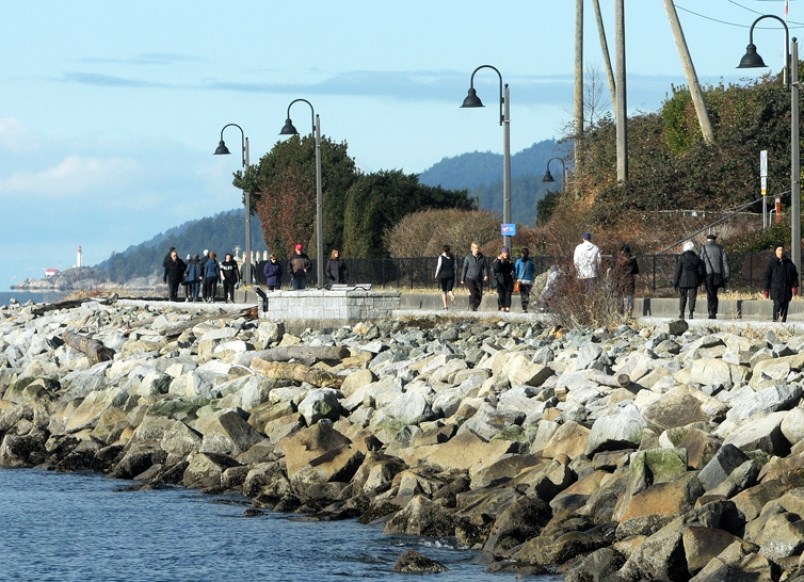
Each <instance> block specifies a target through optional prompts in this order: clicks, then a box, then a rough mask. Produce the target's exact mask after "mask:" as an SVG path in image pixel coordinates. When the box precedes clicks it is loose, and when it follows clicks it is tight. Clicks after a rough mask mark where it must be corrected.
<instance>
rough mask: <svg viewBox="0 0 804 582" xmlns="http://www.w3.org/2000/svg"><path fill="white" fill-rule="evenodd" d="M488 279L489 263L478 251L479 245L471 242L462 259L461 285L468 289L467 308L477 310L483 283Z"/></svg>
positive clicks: (481, 297)
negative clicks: (469, 250)
mask: <svg viewBox="0 0 804 582" xmlns="http://www.w3.org/2000/svg"><path fill="white" fill-rule="evenodd" d="M488 280H489V265H488V262H487V261H486V257H485V256H483V253H481V252H480V245H478V244H477V243H476V242H473V243H472V246H471V252H470V253H469V254H468V255H466V258H465V259H464V260H463V270H462V271H461V285H464V284H465V285H466V288H467V289H468V290H469V309H471V310H472V311H477V308H478V307H480V302H481V300H482V299H483V285H484V284H485V283H486V281H488Z"/></svg>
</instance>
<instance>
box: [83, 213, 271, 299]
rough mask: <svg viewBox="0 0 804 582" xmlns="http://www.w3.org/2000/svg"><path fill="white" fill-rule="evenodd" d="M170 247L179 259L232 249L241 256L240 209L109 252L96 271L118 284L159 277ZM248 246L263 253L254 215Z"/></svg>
mask: <svg viewBox="0 0 804 582" xmlns="http://www.w3.org/2000/svg"><path fill="white" fill-rule="evenodd" d="M172 246H174V247H176V249H177V250H178V251H179V256H181V258H182V259H184V258H185V257H186V256H187V255H188V254H193V255H194V254H196V253H197V254H201V253H202V252H203V251H204V249H209V250H211V251H215V252H216V253H217V254H218V255H219V256H223V254H224V253H227V252H235V247H239V248H240V252H241V253H242V252H243V249H244V248H245V217H244V213H243V209H242V208H238V209H235V210H228V211H225V212H220V213H218V214H215V215H214V216H209V217H206V218H201V219H199V220H191V221H189V222H185V223H183V224H180V225H179V226H176V227H174V228H171V229H169V230H166V231H165V232H162V233H159V234H157V235H156V236H154V237H153V238H151V239H149V240H147V241H145V242H142V243H140V244H138V245H132V246H130V247H128V248H127V249H126V250H124V251H122V252H119V253H113V254H112V256H111V257H109V258H108V259H107V260H105V261H103V262H102V263H99V264H98V265H97V268H98V269H99V270H100V271H102V272H105V273H108V277H109V279H110V280H111V281H115V282H119V283H121V282H124V281H127V280H130V279H132V278H134V277H147V276H150V275H154V274H159V273H161V270H162V259H163V258H164V256H165V254H166V253H167V250H168V248H170V247H172ZM251 247H252V250H254V251H255V252H257V251H259V252H262V251H264V250H266V246H265V241H264V240H263V236H262V231H261V229H260V221H259V218H257V217H256V216H253V217H252V219H251Z"/></svg>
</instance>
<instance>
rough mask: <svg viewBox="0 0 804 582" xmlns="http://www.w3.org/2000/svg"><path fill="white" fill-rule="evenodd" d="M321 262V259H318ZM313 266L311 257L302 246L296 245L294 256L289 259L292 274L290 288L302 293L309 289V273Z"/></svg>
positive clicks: (289, 268) (289, 270)
mask: <svg viewBox="0 0 804 582" xmlns="http://www.w3.org/2000/svg"><path fill="white" fill-rule="evenodd" d="M318 260H319V261H320V260H321V257H319V258H318ZM312 266H313V264H312V262H311V261H310V257H308V256H307V254H306V253H305V252H304V250H303V247H302V244H301V243H296V247H295V248H294V251H293V254H291V255H290V259H288V273H290V288H291V289H293V290H294V291H301V290H302V289H306V288H307V271H309V270H310V268H311V267H312Z"/></svg>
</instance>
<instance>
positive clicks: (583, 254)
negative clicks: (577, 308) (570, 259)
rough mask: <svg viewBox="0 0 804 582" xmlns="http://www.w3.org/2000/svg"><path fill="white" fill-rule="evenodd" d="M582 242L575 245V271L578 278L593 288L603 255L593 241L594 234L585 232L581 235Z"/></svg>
mask: <svg viewBox="0 0 804 582" xmlns="http://www.w3.org/2000/svg"><path fill="white" fill-rule="evenodd" d="M581 239H583V240H582V241H581V244H579V245H578V246H577V247H575V257H574V259H575V261H574V262H575V272H576V273H577V275H578V279H581V280H582V281H586V282H587V284H588V285H589V288H590V289H591V288H592V287H594V285H595V281H596V280H597V276H598V273H599V272H600V266H601V265H602V263H603V257H602V256H601V254H600V249H599V248H598V246H597V245H596V244H594V243H593V242H592V235H591V234H590V233H588V232H585V233H583V234H582V235H581Z"/></svg>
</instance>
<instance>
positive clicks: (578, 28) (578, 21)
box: [562, 0, 584, 195]
mask: <svg viewBox="0 0 804 582" xmlns="http://www.w3.org/2000/svg"><path fill="white" fill-rule="evenodd" d="M583 138H584V135H583V0H575V173H576V174H577V173H578V168H580V167H581V159H582V158H583V141H584V139H583ZM564 178H566V172H565V173H564ZM573 182H574V183H575V184H577V183H578V180H577V179H576V180H573ZM562 187H563V188H564V190H566V188H567V185H566V184H564V185H563V186H562ZM573 189H574V190H575V194H576V195H577V194H578V188H577V186H576V187H574V188H573Z"/></svg>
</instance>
